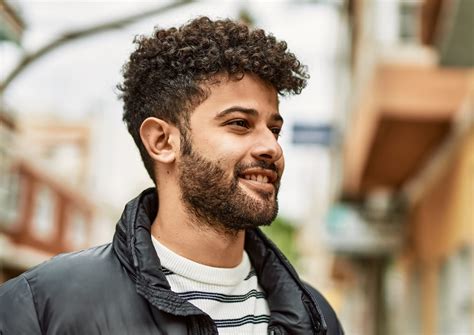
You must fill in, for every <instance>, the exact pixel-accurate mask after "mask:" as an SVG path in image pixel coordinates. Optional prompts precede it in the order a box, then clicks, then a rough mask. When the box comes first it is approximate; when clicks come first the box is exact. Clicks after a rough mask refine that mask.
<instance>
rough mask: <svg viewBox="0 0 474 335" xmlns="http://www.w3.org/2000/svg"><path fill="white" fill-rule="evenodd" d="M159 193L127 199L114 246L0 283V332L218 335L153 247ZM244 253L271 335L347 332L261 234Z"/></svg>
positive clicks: (251, 235)
mask: <svg viewBox="0 0 474 335" xmlns="http://www.w3.org/2000/svg"><path fill="white" fill-rule="evenodd" d="M157 204H158V200H157V197H156V194H155V190H154V189H148V190H146V191H144V192H143V193H142V194H140V195H139V196H138V197H137V198H135V199H133V200H132V201H130V202H129V203H128V204H127V206H126V207H125V210H124V212H123V214H122V217H121V218H120V220H119V222H118V224H117V227H116V232H115V235H114V238H113V241H112V243H111V244H107V245H103V246H98V247H95V248H91V249H87V250H83V251H79V252H74V253H68V254H62V255H58V256H56V257H54V258H53V259H51V260H49V261H47V262H45V263H42V264H40V265H39V266H37V267H35V268H33V269H31V270H29V271H27V272H25V273H23V274H22V275H20V276H19V277H16V278H14V279H12V280H10V281H8V282H6V283H4V284H3V285H2V286H0V334H2V335H6V334H8V335H10V334H11V335H19V334H27V335H32V334H61V335H64V334H81V335H84V334H88V335H92V334H137V335H147V334H154V335H156V334H170V335H185V334H192V335H198V334H217V328H216V326H215V324H214V323H213V321H212V319H211V318H210V317H209V316H208V315H207V314H205V313H204V312H202V311H201V310H200V309H198V308H197V307H195V306H194V305H192V304H191V303H189V302H188V301H185V300H183V299H182V298H181V297H179V296H178V295H177V294H175V293H174V292H172V291H171V290H170V286H169V284H168V282H167V280H166V278H165V275H164V274H163V272H162V270H161V266H160V260H159V258H158V256H157V254H156V252H155V249H154V247H153V244H152V242H151V236H150V227H151V223H152V222H153V219H154V218H155V216H156V213H157V210H158V208H157ZM245 248H246V250H247V253H248V255H249V257H250V259H251V262H252V264H253V266H254V268H255V270H256V272H257V274H258V278H259V282H260V285H261V287H262V288H263V289H264V290H265V292H266V294H267V301H268V304H269V307H270V311H271V318H270V323H269V327H268V333H269V334H275V335H276V334H292V335H300V334H342V333H343V332H342V328H341V326H340V324H339V322H338V320H337V317H336V315H335V313H334V311H333V310H332V308H331V307H330V306H329V304H328V303H327V302H326V300H325V299H324V298H323V297H322V295H321V294H319V293H318V292H317V291H316V290H314V289H312V288H310V287H309V286H307V285H305V284H303V283H302V282H301V281H300V279H299V278H298V276H297V274H296V272H295V271H294V269H293V267H292V266H291V265H290V264H289V263H288V261H287V260H286V258H285V257H284V256H283V255H282V254H281V252H280V251H279V250H278V249H277V248H276V247H275V245H274V244H273V243H272V242H270V241H269V240H268V239H267V238H266V237H265V236H264V235H263V234H262V233H261V232H260V230H258V229H256V230H251V231H248V232H247V233H246V241H245Z"/></svg>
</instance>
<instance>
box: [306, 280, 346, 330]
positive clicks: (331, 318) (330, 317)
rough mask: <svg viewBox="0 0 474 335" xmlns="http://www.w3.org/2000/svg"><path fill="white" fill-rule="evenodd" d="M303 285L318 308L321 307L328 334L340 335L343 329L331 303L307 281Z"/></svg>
mask: <svg viewBox="0 0 474 335" xmlns="http://www.w3.org/2000/svg"><path fill="white" fill-rule="evenodd" d="M303 284H304V286H305V287H306V288H307V289H308V291H309V292H310V293H311V295H312V296H313V298H314V299H315V300H316V302H317V303H318V306H319V308H320V309H321V314H322V315H323V316H324V320H325V321H326V325H327V328H328V334H329V335H333V334H334V335H342V334H344V331H343V329H342V326H341V323H340V322H339V319H338V318H337V315H336V312H335V311H334V309H333V308H332V307H331V304H329V302H328V301H327V300H326V298H325V297H324V296H323V295H322V294H321V292H319V291H318V290H316V289H315V288H314V287H312V286H311V285H309V284H308V283H303Z"/></svg>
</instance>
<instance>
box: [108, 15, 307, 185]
mask: <svg viewBox="0 0 474 335" xmlns="http://www.w3.org/2000/svg"><path fill="white" fill-rule="evenodd" d="M134 43H136V45H137V48H136V49H135V51H134V52H133V53H132V54H131V55H130V60H129V62H128V63H126V64H125V65H124V67H123V83H121V84H119V85H117V88H118V89H119V91H121V95H120V97H121V98H122V99H123V101H124V114H123V120H124V122H125V123H126V125H127V128H128V131H129V132H130V134H131V135H132V137H133V139H134V141H135V143H136V145H137V146H138V149H139V151H140V155H141V157H142V160H143V163H144V165H145V168H146V170H147V172H148V174H149V175H150V177H151V179H152V180H153V181H154V182H155V183H156V181H155V174H154V164H153V160H152V159H151V158H150V157H149V155H148V153H147V151H146V149H145V147H144V145H143V143H142V142H141V139H140V133H139V132H140V131H139V130H140V126H141V124H142V122H143V121H144V120H145V119H146V118H148V117H151V116H154V117H157V118H160V119H163V120H165V121H167V122H170V123H172V124H174V125H175V126H177V127H178V128H179V129H180V131H181V134H182V135H183V133H185V132H186V130H187V129H189V115H190V112H191V111H192V110H193V109H194V108H195V107H196V106H197V105H199V104H200V103H201V102H203V101H204V100H205V99H206V98H207V96H208V94H209V90H208V89H206V88H205V85H203V84H205V83H207V84H213V83H217V82H218V81H217V80H216V78H218V75H220V74H227V75H228V76H229V78H232V79H235V80H239V79H241V78H242V77H243V76H244V75H245V73H252V74H255V75H257V76H258V77H259V78H260V79H262V80H263V81H265V82H267V83H269V84H270V85H271V86H273V87H274V88H275V89H276V91H277V92H278V94H280V95H290V94H299V93H300V92H301V90H302V89H303V88H304V87H305V86H306V79H307V78H309V76H308V74H307V71H306V68H305V66H303V65H302V64H301V63H300V62H299V61H298V59H297V58H296V57H295V55H294V54H293V53H291V52H289V51H288V50H287V45H286V43H285V42H284V41H277V40H276V39H275V37H274V36H272V35H271V34H266V33H265V32H264V31H263V30H262V29H255V30H250V29H249V28H248V27H247V26H246V25H245V24H243V23H238V22H235V21H232V20H230V19H226V20H217V21H212V20H210V19H209V18H208V17H199V18H196V19H194V20H192V21H190V22H189V23H187V24H185V25H183V26H181V27H179V28H169V29H155V31H154V33H153V34H152V35H151V36H150V37H147V36H137V37H135V39H134Z"/></svg>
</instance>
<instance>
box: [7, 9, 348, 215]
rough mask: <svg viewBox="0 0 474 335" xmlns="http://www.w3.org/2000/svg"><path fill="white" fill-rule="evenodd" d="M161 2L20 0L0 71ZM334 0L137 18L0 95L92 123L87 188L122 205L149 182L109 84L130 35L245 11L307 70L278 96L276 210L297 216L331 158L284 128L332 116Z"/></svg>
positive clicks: (36, 111) (49, 60)
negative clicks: (300, 86)
mask: <svg viewBox="0 0 474 335" xmlns="http://www.w3.org/2000/svg"><path fill="white" fill-rule="evenodd" d="M157 3H161V4H164V3H167V2H164V1H161V2H156V1H33V0H28V1H25V0H21V1H20V0H17V1H13V5H14V6H15V7H17V8H18V9H19V11H20V14H21V15H22V17H23V18H24V20H25V22H26V24H27V28H26V31H25V33H24V36H23V40H22V47H21V48H18V47H17V46H15V45H13V44H9V43H2V44H0V57H1V59H0V61H1V65H2V66H1V67H0V77H1V78H4V76H5V75H6V73H8V71H9V70H11V69H12V68H13V66H14V65H15V63H16V62H17V61H18V59H19V58H20V57H21V55H22V53H28V52H31V51H34V50H36V49H37V48H39V47H40V46H42V45H44V44H45V43H47V42H48V41H50V40H52V39H54V38H55V37H57V36H59V35H60V34H62V33H63V32H65V31H71V30H75V29H80V28H84V27H88V26H90V25H92V24H95V23H99V22H103V21H105V20H110V19H112V18H115V17H121V16H123V15H129V14H131V13H134V12H135V13H138V12H142V11H144V10H146V9H150V8H155V7H156V4H157ZM337 3H339V2H338V1H332V2H331V1H326V2H323V4H321V3H319V4H317V3H315V2H310V1H276V0H274V1H233V0H224V1H217V0H215V1H199V2H196V3H193V4H190V5H186V6H185V7H181V8H179V9H175V10H172V11H169V12H167V13H165V14H160V15H157V16H154V17H150V18H147V19H143V20H141V21H139V22H137V23H134V24H132V25H129V26H127V27H125V28H123V29H117V30H114V31H110V32H107V33H102V34H99V35H96V36H92V37H90V38H86V39H82V40H78V41H76V42H73V43H70V44H67V45H65V46H63V47H61V48H59V49H57V50H56V51H54V52H52V53H51V54H48V55H47V56H45V57H44V58H42V59H40V60H39V61H38V62H36V63H35V64H33V65H32V66H31V67H30V68H28V69H27V70H26V71H25V72H24V73H23V74H21V75H20V76H19V77H18V78H17V80H15V81H14V82H13V83H12V85H11V86H10V87H9V88H8V90H7V91H6V92H5V96H4V102H5V103H6V104H7V106H9V107H10V108H11V109H13V110H14V111H15V113H17V115H19V116H20V117H22V118H36V117H45V116H46V117H52V118H57V119H62V120H69V121H81V120H84V119H89V120H93V122H92V127H93V130H94V131H93V141H92V143H93V150H92V173H91V175H92V179H91V180H93V182H91V183H90V185H89V186H90V188H91V189H92V192H93V193H94V194H95V196H96V197H97V198H100V199H106V200H104V201H106V202H108V205H111V206H112V207H116V208H122V207H123V204H124V203H125V202H126V201H127V200H128V199H130V198H132V197H133V196H135V195H136V194H138V192H139V191H140V190H141V189H143V188H145V187H146V186H150V185H151V182H150V181H149V179H148V177H147V176H146V173H145V170H144V169H143V167H142V166H141V162H140V159H139V156H138V153H137V150H136V148H135V146H134V144H133V141H132V140H131V138H130V136H129V135H128V133H127V131H126V128H125V126H124V125H123V123H122V121H121V113H122V105H121V102H120V101H119V100H118V99H117V95H116V93H117V92H116V89H115V86H116V84H117V83H119V82H120V80H121V67H122V65H123V64H124V63H125V61H126V60H127V58H128V56H129V54H130V52H131V51H132V50H133V47H134V46H133V43H132V40H133V38H134V36H136V35H139V34H149V33H151V32H152V30H153V27H155V26H159V27H169V26H173V25H180V24H182V23H184V22H186V21H188V20H190V19H192V18H193V17H196V16H197V15H208V16H210V17H211V18H225V17H234V18H235V17H236V16H237V14H238V12H239V10H240V9H242V8H246V9H247V10H248V11H249V12H250V14H251V16H252V17H253V18H254V20H255V25H256V26H258V27H261V28H264V29H265V30H266V31H268V32H271V33H273V34H274V35H275V36H276V37H277V38H278V39H283V40H285V41H286V42H287V43H288V46H289V49H290V50H291V51H292V52H293V53H295V54H296V55H297V57H298V58H299V59H300V60H301V61H302V63H303V64H306V65H307V66H308V69H309V73H310V75H311V79H310V80H309V82H308V86H307V88H306V89H305V90H304V91H303V93H302V94H301V95H300V96H296V97H291V98H284V99H282V101H281V104H280V111H281V113H282V114H283V115H284V118H285V125H286V129H284V130H283V133H282V138H281V142H282V146H283V148H284V151H285V155H286V171H285V176H284V180H283V182H282V187H281V190H280V213H281V214H282V215H283V216H287V217H289V218H294V219H296V220H301V219H303V218H304V217H305V215H307V214H308V213H309V212H312V209H311V207H314V206H315V205H316V206H317V203H318V202H324V201H326V200H327V199H326V198H327V192H328V188H329V186H330V185H329V184H330V180H331V174H330V172H331V169H332V167H331V161H330V156H329V152H328V150H327V148H324V147H318V146H305V147H301V146H295V145H293V144H291V125H292V124H293V123H294V122H298V123H306V124H308V123H331V122H332V121H333V120H334V119H335V118H336V113H337V106H338V105H337V104H338V101H337V100H338V98H340V96H338V94H339V93H340V92H338V87H337V84H338V82H337V75H338V71H339V69H338V64H339V63H338V61H339V62H340V59H338V52H339V49H340V47H341V45H340V43H341V41H340V38H339V36H340V35H341V34H342V32H341V25H340V20H341V19H340V17H339V15H338V11H337V6H335V4H337Z"/></svg>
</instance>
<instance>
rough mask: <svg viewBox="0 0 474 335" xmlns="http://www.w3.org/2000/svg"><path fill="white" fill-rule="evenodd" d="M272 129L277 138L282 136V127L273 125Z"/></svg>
mask: <svg viewBox="0 0 474 335" xmlns="http://www.w3.org/2000/svg"><path fill="white" fill-rule="evenodd" d="M270 130H271V132H272V133H273V134H275V137H276V138H279V137H280V136H281V128H279V127H273V128H270Z"/></svg>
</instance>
